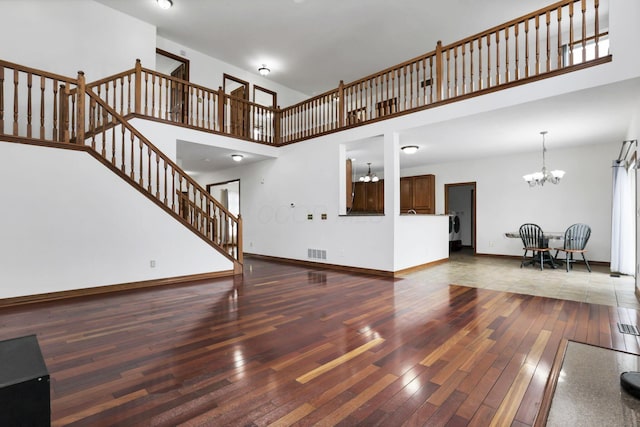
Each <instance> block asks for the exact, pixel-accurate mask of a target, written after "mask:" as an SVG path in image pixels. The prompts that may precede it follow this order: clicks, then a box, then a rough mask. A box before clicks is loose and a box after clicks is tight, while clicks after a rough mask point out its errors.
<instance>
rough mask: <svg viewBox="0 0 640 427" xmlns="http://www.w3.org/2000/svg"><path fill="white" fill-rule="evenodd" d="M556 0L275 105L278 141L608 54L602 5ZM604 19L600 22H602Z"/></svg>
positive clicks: (555, 70)
mask: <svg viewBox="0 0 640 427" xmlns="http://www.w3.org/2000/svg"><path fill="white" fill-rule="evenodd" d="M601 15H603V13H602V11H601V10H600V1H599V0H563V1H559V2H557V3H554V4H552V5H550V6H548V7H545V8H543V9H540V10H538V11H535V12H533V13H530V14H527V15H525V16H522V17H520V18H517V19H514V20H512V21H509V22H507V23H505V24H502V25H499V26H496V27H494V28H491V29H489V30H486V31H483V32H482V33H479V34H476V35H474V36H471V37H468V38H466V39H463V40H460V41H458V42H455V43H451V44H449V45H445V46H443V45H442V44H441V43H440V42H438V44H437V46H436V48H435V49H434V50H433V51H431V52H429V53H426V54H425V55H422V56H419V57H417V58H414V59H411V60H409V61H406V62H404V63H402V64H399V65H397V66H394V67H391V68H388V69H386V70H383V71H380V72H378V73H375V74H372V75H370V76H367V77H364V78H362V79H360V80H357V81H355V82H352V83H348V84H344V83H342V82H341V83H340V85H339V87H338V88H337V89H333V90H331V91H328V92H326V93H324V94H321V95H318V96H316V97H314V98H311V99H309V100H307V101H304V102H301V103H299V104H296V105H293V106H291V107H288V108H284V109H282V110H281V111H279V114H280V122H281V123H280V127H281V134H280V139H279V142H280V144H288V143H292V142H297V141H300V140H304V139H307V138H310V137H314V136H318V135H321V134H324V133H327V132H331V131H336V130H340V129H344V128H348V127H351V126H354V125H358V124H364V123H370V122H372V121H376V120H381V119H386V118H391V117H396V116H398V115H400V114H404V113H407V112H414V111H418V110H421V109H425V108H429V107H432V106H437V105H441V104H442V103H445V102H451V101H455V100H460V99H464V98H467V97H470V96H478V95H482V94H485V93H488V92H491V91H495V90H500V89H506V88H508V87H512V86H514V85H516V84H524V83H528V82H531V81H534V80H538V79H542V78H547V77H551V76H555V75H558V74H560V73H565V72H570V71H575V70H578V69H581V68H584V67H587V66H591V65H597V64H600V63H603V62H607V61H610V60H611V57H610V56H609V52H608V45H609V40H608V30H604V31H603V28H605V29H607V28H608V11H606V17H607V19H604V20H603V19H602V17H601ZM603 21H604V25H603Z"/></svg>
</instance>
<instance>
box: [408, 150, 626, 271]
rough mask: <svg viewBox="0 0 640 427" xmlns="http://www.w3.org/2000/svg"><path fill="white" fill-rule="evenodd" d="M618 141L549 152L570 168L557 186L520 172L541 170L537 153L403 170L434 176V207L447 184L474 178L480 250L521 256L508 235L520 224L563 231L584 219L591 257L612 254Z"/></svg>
mask: <svg viewBox="0 0 640 427" xmlns="http://www.w3.org/2000/svg"><path fill="white" fill-rule="evenodd" d="M619 150H620V142H619V141H615V142H611V143H606V144H599V145H593V146H583V147H577V148H571V149H565V150H553V151H548V152H547V165H548V166H550V167H552V168H554V169H555V168H557V169H563V170H565V171H566V175H565V177H564V178H563V179H562V181H561V182H560V183H559V184H558V185H553V184H545V185H544V186H543V187H536V188H530V187H529V186H528V185H527V184H526V183H525V182H524V180H523V179H522V175H524V174H526V173H530V172H533V171H536V170H539V169H540V167H541V164H540V156H539V153H524V154H519V155H511V156H504V157H494V158H486V159H475V160H473V161H465V162H456V163H448V164H440V165H432V166H424V167H420V168H412V169H409V170H405V171H403V172H404V173H405V174H407V175H420V174H423V173H433V174H435V175H436V207H437V211H438V212H442V210H443V209H444V184H448V183H457V182H469V181H476V184H477V186H476V208H477V212H476V221H477V224H476V226H477V230H476V232H477V245H478V247H477V248H476V251H477V252H478V253H482V254H501V255H522V253H521V248H522V243H521V242H520V241H519V240H518V239H509V238H506V237H504V233H505V232H508V231H518V228H519V227H520V225H521V224H523V223H525V222H534V223H537V224H539V225H540V226H541V227H542V228H543V229H544V230H547V231H564V230H565V229H566V228H567V227H568V226H570V225H571V224H574V223H577V222H582V223H586V224H589V225H590V226H591V229H592V233H591V239H590V240H589V244H588V246H587V249H588V250H589V254H588V256H589V259H592V260H594V261H606V262H608V261H609V259H610V247H611V186H612V181H611V179H612V178H611V177H612V175H611V174H612V172H611V161H612V160H614V159H615V158H617V156H618V151H619Z"/></svg>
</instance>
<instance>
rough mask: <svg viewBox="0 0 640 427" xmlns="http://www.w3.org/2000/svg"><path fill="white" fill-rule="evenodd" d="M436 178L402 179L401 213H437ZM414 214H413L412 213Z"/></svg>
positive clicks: (426, 176)
mask: <svg viewBox="0 0 640 427" xmlns="http://www.w3.org/2000/svg"><path fill="white" fill-rule="evenodd" d="M435 184H436V177H435V175H418V176H407V177H404V178H400V213H407V212H409V211H410V210H414V211H415V212H416V213H419V214H435V213H436V185H435ZM412 213H413V212H412Z"/></svg>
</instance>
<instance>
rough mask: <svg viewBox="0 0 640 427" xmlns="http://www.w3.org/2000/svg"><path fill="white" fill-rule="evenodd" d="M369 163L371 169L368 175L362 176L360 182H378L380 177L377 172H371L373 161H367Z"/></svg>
mask: <svg viewBox="0 0 640 427" xmlns="http://www.w3.org/2000/svg"><path fill="white" fill-rule="evenodd" d="M367 165H368V166H369V171H368V172H367V174H366V175H363V176H361V177H360V179H359V180H360V182H378V181H379V180H380V178H378V176H377V175H376V174H375V173H373V174H372V173H371V163H367Z"/></svg>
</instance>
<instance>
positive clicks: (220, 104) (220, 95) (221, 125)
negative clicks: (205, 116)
mask: <svg viewBox="0 0 640 427" xmlns="http://www.w3.org/2000/svg"><path fill="white" fill-rule="evenodd" d="M225 102H226V99H225V98H224V90H222V86H218V131H219V132H222V133H224V104H225Z"/></svg>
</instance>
